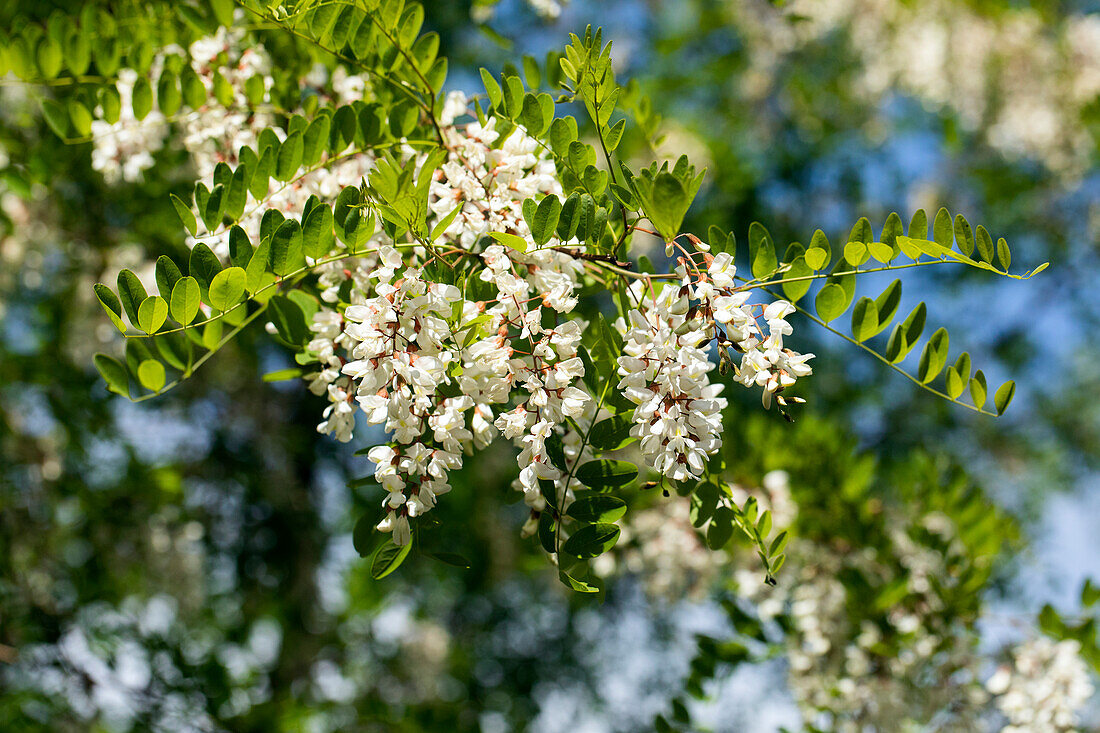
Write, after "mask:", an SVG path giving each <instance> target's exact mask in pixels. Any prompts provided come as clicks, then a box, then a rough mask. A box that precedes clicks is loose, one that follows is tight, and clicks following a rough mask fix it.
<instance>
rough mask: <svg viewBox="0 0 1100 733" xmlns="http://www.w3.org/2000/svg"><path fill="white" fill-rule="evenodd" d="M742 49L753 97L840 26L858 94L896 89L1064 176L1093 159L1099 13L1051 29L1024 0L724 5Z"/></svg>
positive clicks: (748, 1)
mask: <svg viewBox="0 0 1100 733" xmlns="http://www.w3.org/2000/svg"><path fill="white" fill-rule="evenodd" d="M726 6H727V14H728V16H729V18H730V22H731V24H732V25H733V26H734V27H736V28H737V29H738V32H739V34H740V36H741V37H742V39H743V41H744V42H745V44H746V57H747V58H748V59H749V60H750V64H751V66H750V68H749V70H748V71H747V72H746V73H745V74H744V75H743V80H742V88H743V90H744V91H745V93H746V94H747V95H748V96H749V97H760V96H761V95H764V94H766V93H768V92H769V90H770V89H771V85H772V82H773V81H774V79H775V77H776V74H777V73H778V72H779V68H780V66H781V65H782V64H783V63H784V62H785V60H786V58H787V57H788V56H789V55H792V54H795V53H797V52H798V51H799V50H801V49H804V48H807V47H809V46H811V45H813V44H815V43H818V42H820V41H822V40H823V39H825V38H826V37H828V36H830V35H832V34H836V33H842V34H845V35H846V36H847V37H848V38H850V39H851V43H850V45H849V48H850V49H851V50H852V51H853V52H854V53H855V54H856V55H857V57H858V62H857V64H856V66H855V67H854V72H855V90H854V91H855V94H856V96H857V98H860V99H863V100H869V101H871V102H875V101H878V100H882V99H884V98H885V96H886V95H888V94H889V93H890V92H891V90H892V89H895V88H896V89H899V90H900V91H902V92H906V93H909V94H912V95H914V96H916V97H918V98H919V99H921V100H923V101H924V102H925V103H926V105H927V106H929V107H931V108H942V109H946V110H948V111H950V112H951V113H953V114H955V115H958V118H959V121H960V122H961V123H962V126H963V127H964V128H965V129H968V130H978V131H980V132H981V134H982V135H983V136H984V138H985V140H986V141H987V142H988V143H989V144H990V145H991V146H992V147H994V148H996V149H997V150H999V151H1001V152H1002V153H1004V154H1006V155H1007V156H1009V157H1011V158H1017V157H1030V158H1035V159H1037V160H1039V161H1041V162H1042V163H1043V164H1044V165H1046V166H1048V167H1049V168H1050V169H1052V170H1053V171H1055V172H1056V173H1059V174H1061V175H1064V176H1066V177H1068V178H1074V177H1079V176H1080V175H1081V174H1082V173H1084V172H1085V171H1087V170H1088V169H1089V167H1090V166H1091V161H1092V157H1093V155H1094V150H1095V143H1094V141H1093V139H1092V136H1091V134H1090V132H1089V130H1088V128H1087V126H1086V119H1085V108H1086V106H1087V105H1089V104H1091V103H1093V102H1094V100H1095V99H1096V97H1097V95H1098V94H1100V16H1097V15H1095V14H1075V15H1069V16H1067V17H1066V18H1065V19H1064V20H1063V21H1062V23H1061V24H1060V25H1058V26H1053V27H1052V25H1051V24H1050V22H1049V21H1048V20H1047V19H1045V18H1044V17H1043V16H1042V15H1041V10H1040V9H1038V8H1034V7H1030V6H1028V5H1027V4H1023V5H1009V4H1004V5H1002V6H998V5H996V4H992V5H989V6H983V7H980V8H976V7H974V6H973V4H970V3H965V2H955V1H953V0H927V1H926V2H919V3H912V2H906V1H905V0H794V1H793V2H789V3H784V4H781V5H776V4H773V3H766V2H760V1H759V0H727V3H726Z"/></svg>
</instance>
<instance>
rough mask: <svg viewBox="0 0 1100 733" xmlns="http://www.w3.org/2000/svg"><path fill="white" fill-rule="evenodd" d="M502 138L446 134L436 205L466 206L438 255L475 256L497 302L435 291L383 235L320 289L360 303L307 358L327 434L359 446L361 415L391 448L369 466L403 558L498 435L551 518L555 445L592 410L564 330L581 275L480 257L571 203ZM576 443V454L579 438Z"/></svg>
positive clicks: (534, 260) (327, 324)
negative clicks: (498, 234)
mask: <svg viewBox="0 0 1100 733" xmlns="http://www.w3.org/2000/svg"><path fill="white" fill-rule="evenodd" d="M449 106H450V107H451V110H450V111H449V114H448V116H451V115H461V114H462V113H464V111H465V104H464V99H462V98H460V97H457V96H456V97H452V99H451V100H450V101H449ZM494 128H495V122H494V121H490V122H489V123H488V124H486V125H485V126H484V127H483V126H482V125H480V124H479V123H477V122H472V123H469V124H466V125H464V126H453V125H451V126H448V127H447V128H445V131H444V132H445V135H446V138H447V142H448V146H449V148H450V150H451V153H450V156H449V158H448V160H447V161H446V162H445V163H443V165H442V166H441V168H440V170H439V171H437V173H436V176H435V179H434V180H433V181H432V184H431V188H430V198H429V202H430V203H429V205H430V207H431V209H432V211H433V212H434V213H435V214H436V215H437V216H439V217H442V216H445V215H447V214H449V213H450V212H452V211H453V210H454V209H455V207H461V208H460V212H459V214H458V216H457V217H456V218H455V220H454V222H453V223H452V224H451V225H450V227H449V228H448V229H447V231H446V232H445V233H444V235H443V237H442V238H441V241H439V242H437V243H436V244H437V246H439V247H442V248H446V247H447V245H448V244H450V245H453V246H454V247H455V248H456V249H457V250H459V251H461V252H463V253H468V254H467V255H466V256H472V257H476V258H477V259H478V260H479V262H480V264H481V265H482V266H483V267H482V269H481V270H480V272H479V273H478V274H477V277H478V278H479V279H480V280H481V281H482V282H484V283H486V284H487V285H488V286H490V287H491V289H492V291H493V292H494V296H493V297H491V298H488V299H486V300H479V301H474V300H470V299H467V298H466V297H464V295H463V292H462V291H461V290H459V288H457V287H455V286H453V285H446V284H440V283H432V282H428V281H426V280H425V279H424V278H423V276H422V272H421V270H420V267H421V265H422V264H423V263H424V262H425V261H426V260H427V259H428V258H429V256H430V255H429V253H427V252H425V251H424V250H423V249H421V248H419V247H411V248H407V249H405V250H404V252H402V251H399V250H398V249H397V248H396V244H397V243H394V242H392V241H390V240H389V239H388V237H387V235H386V234H385V233H384V231H383V230H382V229H381V227H379V229H378V230H377V231H376V232H375V233H374V235H373V237H372V239H371V240H370V245H369V247H368V248H369V249H372V250H377V251H376V253H372V254H370V255H368V256H364V257H358V258H354V259H348V260H342V261H341V262H340V263H339V264H338V266H333V267H331V268H328V269H326V270H325V273H324V275H323V278H322V282H323V283H324V284H325V285H326V286H327V288H328V290H327V291H326V295H328V296H329V297H327V298H326V300H329V301H330V302H331V301H334V300H335V299H336V293H337V291H338V290H339V289H340V287H341V286H342V285H343V283H344V282H350V286H351V289H350V305H348V306H347V307H346V309H345V310H344V312H343V313H340V311H339V310H338V309H337V308H334V307H327V306H326V307H323V308H322V309H321V311H320V312H319V313H317V315H316V316H315V317H314V323H313V325H312V329H313V331H314V333H315V338H314V339H313V341H312V342H311V343H310V344H309V351H310V352H311V353H312V354H314V355H315V356H317V358H318V359H319V360H320V362H321V365H322V370H321V371H320V372H319V373H317V374H314V375H312V376H311V383H310V388H311V389H312V390H313V391H314V392H315V393H317V394H326V395H327V396H328V398H329V400H330V403H331V404H330V405H329V407H328V408H326V410H325V415H324V417H325V420H324V421H323V422H322V423H321V424H320V425H319V426H318V429H319V430H320V431H321V432H323V433H331V434H332V435H334V436H335V437H336V438H337V439H338V440H343V441H347V440H350V438H351V435H352V430H353V428H354V426H355V421H356V415H357V414H358V413H360V412H361V413H363V414H364V415H365V419H366V421H367V422H368V423H371V424H378V425H382V426H383V427H384V428H385V430H386V431H387V433H389V434H390V436H391V438H392V445H385V446H378V447H375V448H374V449H372V450H371V451H370V452H369V457H370V459H371V460H372V461H373V462H374V464H375V476H376V478H377V479H378V481H379V482H380V483H381V484H382V485H383V487H384V488H385V489H386V490H387V497H386V499H385V508H386V517H385V518H384V519H383V521H382V522H381V523H380V524H379V529H381V530H382V531H392V532H393V533H394V540H395V542H397V543H398V544H403V543H405V542H407V541H408V539H409V534H410V528H409V523H408V518H409V517H415V516H418V515H420V514H422V513H424V512H426V511H428V510H429V509H431V508H432V506H434V504H435V497H436V496H438V495H439V494H442V493H445V492H446V491H448V490H449V489H450V486H449V484H448V483H447V472H448V471H449V470H451V469H454V468H458V467H460V466H461V465H462V461H463V455H464V454H469V453H471V452H472V451H473V450H474V449H475V448H482V447H484V446H486V445H488V444H489V443H490V442H491V441H492V440H493V439H494V438H495V437H496V436H497V435H498V434H499V435H503V436H504V437H505V438H506V439H510V440H512V441H513V442H514V443H515V444H516V445H517V447H519V448H520V453H519V457H518V463H519V467H520V472H519V478H518V482H517V486H518V488H520V489H521V490H522V491H523V492H524V495H525V498H526V501H527V503H528V505H529V506H530V507H531V508H532V510H533V511H534V512H538V511H541V509H542V508H543V507H544V504H545V500H544V499H543V497H542V493H541V491H540V488H539V481H540V480H549V481H560V479H562V474H561V471H560V470H559V469H558V468H556V467H555V466H554V465H553V463H552V461H551V459H550V456H549V454H548V450H547V440H548V439H550V438H551V436H553V435H559V436H561V435H562V434H563V433H565V427H564V423H565V421H566V419H567V418H572V419H574V420H577V419H581V418H583V417H584V416H585V415H584V413H585V411H586V408H587V407H588V404H589V402H590V398H589V396H588V394H587V393H586V392H584V391H583V390H582V389H580V388H579V387H577V386H576V384H577V383H578V379H579V378H580V377H582V376H583V375H584V365H583V362H582V361H581V359H580V357H579V356H578V354H577V347H578V344H579V342H580V337H581V330H582V324H581V322H579V321H577V320H575V319H574V320H565V319H564V318H563V316H564V315H565V314H567V313H569V312H570V311H571V310H572V309H573V307H574V306H575V305H576V302H577V299H576V295H575V294H574V288H575V286H576V283H577V276H578V275H579V273H580V272H581V270H582V266H581V263H580V262H579V261H577V260H576V259H574V258H573V257H571V256H570V255H568V254H565V253H562V252H559V251H556V250H554V249H552V248H550V247H546V248H542V249H537V250H535V249H532V250H531V251H528V252H526V253H520V252H516V251H513V250H509V249H506V248H504V247H502V246H501V245H499V244H491V245H489V246H484V245H483V244H481V242H482V240H483V238H484V235H486V234H487V233H488V232H491V231H504V232H511V233H516V234H518V235H519V236H523V237H525V238H529V236H530V232H529V230H528V228H527V225H526V222H525V221H524V219H523V214H522V206H521V205H522V202H523V201H524V200H525V199H527V198H531V197H533V196H536V195H539V194H547V193H553V194H558V193H560V186H559V184H558V183H557V179H556V177H555V176H554V175H553V171H554V168H553V164H552V162H551V161H548V160H547V159H546V158H545V157H544V156H542V155H540V154H538V153H537V152H536V151H537V150H538V149H537V146H536V143H535V141H534V140H532V139H531V138H530V137H529V136H527V135H526V134H525V133H524V131H523V130H522V129H516V130H514V131H513V132H512V133H511V134H510V135H509V137H508V138H507V139H505V140H504V141H502V143H501V144H500V146H499V147H495V148H494V147H491V145H492V144H493V143H494V142H497V138H498V133H497V132H496V131H495V129H494ZM554 244H556V240H552V242H551V246H553V245H554ZM531 246H532V247H533V244H532V245H531ZM479 247H481V249H480V251H478V250H479ZM516 395H518V397H516V398H515V403H516V404H515V405H514V406H513V407H509V408H508V409H504V407H503V406H504V405H507V404H509V403H511V402H512V401H513V398H514V397H515V396H516ZM564 442H565V444H566V446H565V447H566V450H567V452H568V451H569V450H570V446H569V444H570V443H573V445H572V447H571V450H572V452H573V453H576V448H577V447H579V446H577V445H576V444H575V442H574V439H573V438H567V439H566V440H565V441H564Z"/></svg>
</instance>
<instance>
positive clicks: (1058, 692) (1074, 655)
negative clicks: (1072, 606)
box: [986, 637, 1095, 733]
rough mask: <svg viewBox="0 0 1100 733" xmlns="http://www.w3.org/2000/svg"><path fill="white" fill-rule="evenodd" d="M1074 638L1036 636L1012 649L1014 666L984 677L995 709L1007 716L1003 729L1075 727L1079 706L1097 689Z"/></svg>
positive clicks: (1048, 732)
mask: <svg viewBox="0 0 1100 733" xmlns="http://www.w3.org/2000/svg"><path fill="white" fill-rule="evenodd" d="M1080 649H1081V646H1080V644H1079V643H1078V642H1076V641H1074V640H1072V639H1067V640H1065V641H1059V642H1055V641H1053V640H1051V639H1048V638H1046V637H1037V638H1035V639H1031V640H1029V641H1026V642H1024V643H1022V644H1020V645H1019V646H1018V647H1016V648H1015V649H1013V650H1012V662H1013V663H1012V665H1011V666H1003V667H1001V668H999V669H998V670H997V671H996V672H995V673H994V674H993V676H992V677H991V678H990V679H989V680H988V681H987V682H986V689H987V690H988V691H989V692H990V693H991V694H993V695H996V703H997V708H998V709H999V710H1000V711H1001V712H1002V713H1004V715H1005V717H1006V718H1008V722H1009V724H1008V725H1007V726H1005V727H1004V728H1003V729H1002V731H1004V732H1005V733H1024V731H1029V732H1030V733H1060V732H1061V731H1069V730H1075V729H1076V726H1077V724H1078V719H1077V711H1078V710H1080V709H1081V708H1082V707H1084V705H1085V704H1086V703H1087V702H1088V701H1089V700H1090V699H1091V698H1092V695H1093V692H1095V689H1094V688H1093V685H1092V679H1091V678H1090V676H1089V670H1088V667H1087V666H1086V665H1085V662H1084V660H1082V659H1081V656H1080V654H1079V652H1080Z"/></svg>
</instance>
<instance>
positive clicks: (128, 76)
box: [91, 28, 274, 183]
mask: <svg viewBox="0 0 1100 733" xmlns="http://www.w3.org/2000/svg"><path fill="white" fill-rule="evenodd" d="M243 38H244V31H243V30H228V29H226V28H219V29H218V32H217V33H216V34H215V35H213V36H208V37H206V38H201V39H199V40H197V41H195V42H194V43H192V44H191V47H190V49H189V52H190V53H189V54H187V55H188V63H189V64H190V66H191V68H192V70H194V71H195V73H196V74H197V75H198V78H199V79H200V80H201V81H202V83H203V86H204V87H205V89H206V96H207V99H208V100H213V97H214V94H215V81H214V80H215V72H217V73H219V74H221V76H222V77H223V78H224V80H225V81H226V82H227V84H226V87H227V88H229V89H230V90H232V92H233V100H232V101H231V102H230V103H229V104H228V105H222V104H220V103H216V102H209V103H207V104H204V105H203V106H202V107H201V108H199V109H197V110H189V111H187V112H185V113H183V114H181V115H179V120H178V121H179V123H180V125H181V126H182V128H183V135H182V136H181V139H182V142H183V146H184V148H185V149H186V150H187V151H188V152H189V153H190V154H191V156H192V160H193V162H194V164H195V168H196V172H197V173H198V177H199V178H200V179H202V180H205V179H208V178H210V176H211V175H212V174H213V172H214V166H216V165H217V164H218V163H220V162H227V163H229V164H231V165H235V164H236V162H237V151H238V150H240V148H241V146H243V145H252V146H255V141H256V137H257V135H258V134H259V131H260V130H262V129H264V128H265V127H269V126H270V125H271V123H272V122H273V121H274V118H273V117H272V116H271V115H270V114H267V113H256V112H254V111H253V110H252V109H251V108H250V105H249V104H248V100H247V99H246V97H245V94H244V88H245V82H246V81H247V80H248V79H250V78H252V77H257V78H259V79H261V80H262V81H263V82H264V89H265V91H266V90H267V89H269V88H270V87H271V83H272V81H271V77H270V72H271V59H270V57H269V56H268V54H267V52H266V51H265V50H264V47H263V46H262V45H259V44H257V45H255V46H251V47H247V48H242V46H241V41H242V40H243ZM173 55H181V56H182V55H184V52H183V49H180V48H178V47H175V46H168V47H165V48H164V49H161V51H160V52H159V53H158V54H157V56H156V57H155V58H154V60H153V62H152V64H151V66H150V70H149V74H148V76H149V78H150V79H152V80H153V82H154V83H153V84H152V87H153V96H154V98H155V97H156V83H155V81H156V80H157V79H158V78H159V77H160V73H161V71H162V70H163V68H164V66H165V60H166V59H167V58H168V57H169V56H173ZM137 80H138V73H137V72H136V71H134V70H133V69H121V70H120V71H119V73H118V82H117V84H116V88H117V89H118V93H119V97H120V100H121V107H120V110H119V119H118V121H117V122H115V123H113V124H112V123H109V122H107V121H106V120H105V119H103V114H104V113H103V109H102V107H97V108H96V114H97V117H98V118H97V119H95V120H93V121H92V130H91V134H92V140H93V149H92V167H93V168H94V169H95V170H97V171H100V172H101V173H103V177H104V178H105V179H106V180H107V181H108V182H109V183H117V182H119V181H120V180H122V181H127V182H134V181H140V180H141V178H142V175H143V174H144V172H145V171H146V170H147V169H149V168H151V167H152V166H153V154H154V153H156V152H157V151H158V150H160V149H161V148H162V147H164V141H165V137H166V135H167V133H168V127H169V120H168V119H166V118H165V117H164V115H163V114H161V112H160V110H159V109H158V108H157V107H156V106H154V108H153V109H152V111H150V112H149V113H148V114H147V115H146V116H145V117H144V118H143V119H141V120H138V119H137V118H136V117H134V112H133V91H134V85H135V83H136V82H137Z"/></svg>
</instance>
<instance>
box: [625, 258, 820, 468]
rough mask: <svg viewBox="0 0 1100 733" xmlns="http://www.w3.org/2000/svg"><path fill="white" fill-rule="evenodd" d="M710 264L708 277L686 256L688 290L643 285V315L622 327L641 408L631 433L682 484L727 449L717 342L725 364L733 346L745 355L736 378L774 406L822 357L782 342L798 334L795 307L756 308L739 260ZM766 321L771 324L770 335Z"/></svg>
mask: <svg viewBox="0 0 1100 733" xmlns="http://www.w3.org/2000/svg"><path fill="white" fill-rule="evenodd" d="M704 259H705V261H706V263H707V268H706V270H705V271H704V270H700V269H697V268H695V267H694V263H691V264H690V265H689V261H688V260H686V259H685V258H681V261H680V264H679V266H678V267H677V269H676V272H677V274H678V275H679V276H680V278H681V281H680V285H679V287H676V286H672V285H669V286H665V287H663V288H660V289H657V288H654V287H653V286H652V284H651V283H647V282H643V281H641V280H639V281H636V282H634V283H633V284H632V285H631V287H630V288H629V296H630V298H631V299H632V301H633V302H634V303H635V305H636V307H635V308H634V309H632V310H631V311H630V312H629V314H628V316H629V323H628V322H627V321H626V320H625V319H619V321H618V322H617V323H616V328H617V329H618V330H619V332H620V333H621V334H623V338H624V340H625V343H624V346H623V356H622V357H620V358H619V360H618V363H619V374H620V375H621V376H622V377H623V379H622V381H620V382H619V388H620V389H622V390H623V394H624V395H625V396H626V398H627V399H629V400H630V401H631V402H634V403H635V404H637V405H638V407H637V408H636V409H635V410H634V416H633V418H634V423H635V425H634V428H633V429H632V431H631V434H632V435H634V436H636V437H638V438H639V439H640V440H641V448H642V453H643V454H644V455H645V456H646V459H647V461H648V462H649V463H650V464H651V465H652V466H653V467H654V468H655V469H656V470H657V471H658V472H660V473H661V474H663V475H665V476H667V477H669V478H671V479H673V480H679V481H683V480H688V479H691V478H699V477H700V476H701V475H702V473H703V470H704V469H705V467H706V461H707V458H708V456H712V455H714V454H715V453H716V452H717V451H718V449H719V448H720V447H721V445H722V439H721V437H720V432H721V428H722V418H721V412H722V410H724V409H725V407H726V400H725V399H724V398H722V397H719V394H720V392H721V389H722V385H719V384H711V383H710V378H709V376H708V375H709V373H710V371H711V370H712V369H714V366H715V365H714V363H713V362H711V361H710V359H709V358H708V353H707V350H706V347H707V346H708V345H709V344H710V343H711V342H712V341H716V342H717V344H718V346H719V348H720V349H721V352H720V354H721V358H722V359H726V358H727V356H726V354H727V352H726V350H727V349H729V348H733V349H735V350H736V351H738V352H740V353H741V354H742V357H741V363H740V365H738V366H737V367H736V370H737V371H736V373H737V380H738V381H739V382H741V384H743V385H745V386H746V387H748V386H753V385H756V386H760V387H763V397H762V401H763V404H764V407H765V408H767V407H769V406H770V405H771V401H772V398H773V397H774V396H775V395H776V394H778V393H779V392H780V391H782V390H783V389H785V388H786V387H789V386H791V385H793V384H794V383H795V381H796V380H797V378H799V377H803V376H806V375H808V374H810V373H811V371H812V370H811V368H810V366H809V364H808V363H807V362H808V361H809V360H810V359H811V358H813V356H814V355H813V354H799V353H797V352H794V351H792V350H791V349H788V348H785V347H784V344H783V337H784V336H787V335H790V333H791V331H792V329H791V325H790V324H789V323H788V322H787V321H786V320H785V319H786V317H787V316H789V315H790V314H791V313H793V312H794V306H792V305H791V304H790V303H788V302H786V301H782V300H780V301H776V302H774V303H771V304H770V305H768V306H766V307H765V306H763V305H762V304H748V302H747V301H748V299H749V296H750V292H749V291H747V290H739V289H737V287H736V282H735V280H734V277H735V275H736V268H735V267H734V264H733V257H732V256H731V255H729V254H728V253H720V254H718V255H717V256H714V257H712V256H711V255H709V254H704ZM760 319H763V320H764V322H765V323H766V324H767V327H768V335H767V336H764V334H763V331H762V329H761V327H760V324H759V320H760ZM780 402H781V404H782V403H783V400H782V398H780Z"/></svg>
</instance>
